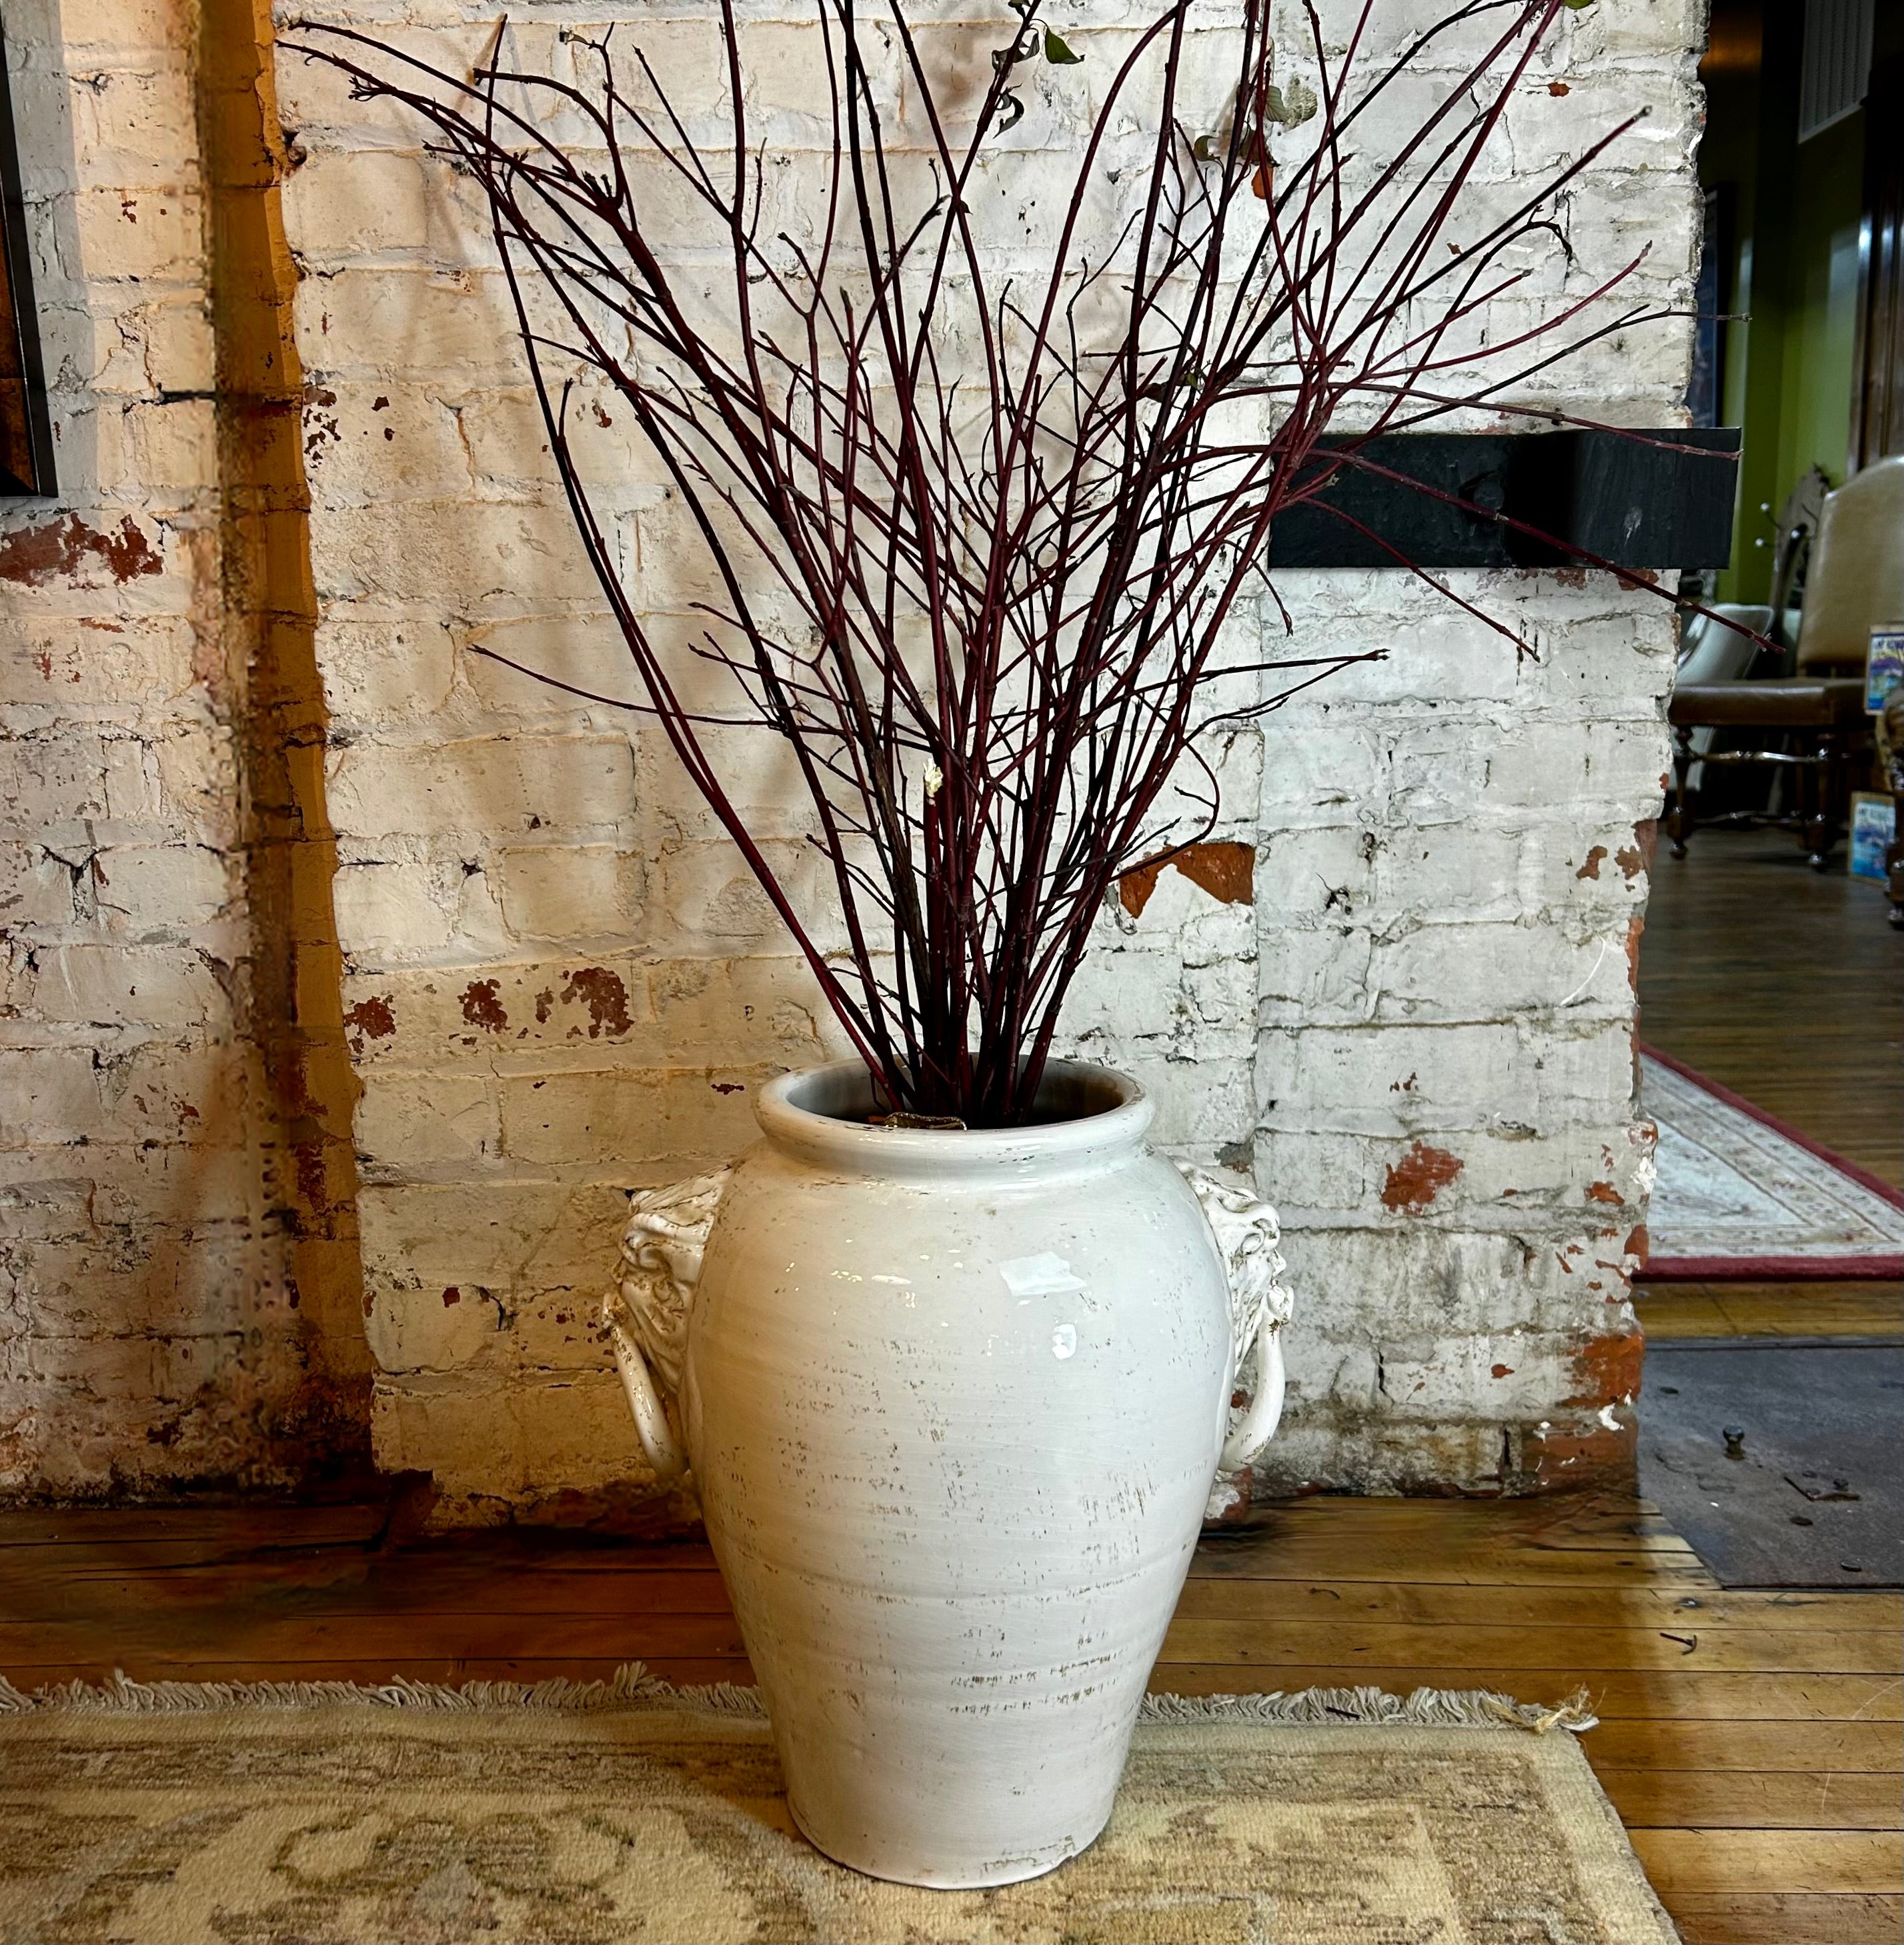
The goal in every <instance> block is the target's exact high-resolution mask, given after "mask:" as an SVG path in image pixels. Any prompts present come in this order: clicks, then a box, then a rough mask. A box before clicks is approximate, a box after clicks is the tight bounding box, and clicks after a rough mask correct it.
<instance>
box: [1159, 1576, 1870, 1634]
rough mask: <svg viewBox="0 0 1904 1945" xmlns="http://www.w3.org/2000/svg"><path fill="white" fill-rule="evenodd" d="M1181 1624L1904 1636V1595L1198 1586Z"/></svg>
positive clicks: (1440, 1585)
mask: <svg viewBox="0 0 1904 1945" xmlns="http://www.w3.org/2000/svg"><path fill="white" fill-rule="evenodd" d="M1177 1617H1178V1618H1179V1619H1180V1620H1270V1621H1335V1622H1349V1621H1369V1620H1382V1621H1391V1622H1395V1623H1406V1624H1407V1625H1409V1626H1461V1625H1478V1626H1514V1627H1527V1628H1583V1627H1595V1626H1599V1627H1606V1626H1628V1627H1651V1628H1671V1629H1674V1631H1675V1632H1681V1631H1686V1630H1694V1629H1696V1630H1699V1631H1701V1632H1704V1631H1708V1630H1714V1631H1716V1630H1719V1629H1747V1630H1750V1631H1751V1632H1760V1631H1762V1630H1763V1629H1766V1628H1768V1627H1770V1628H1778V1629H1794V1628H1800V1629H1821V1630H1825V1631H1830V1632H1844V1631H1846V1630H1850V1631H1852V1632H1869V1631H1872V1630H1881V1629H1898V1630H1900V1631H1904V1594H1893V1593H1887V1592H1879V1593H1869V1594H1865V1593H1859V1592H1850V1593H1843V1594H1841V1593H1835V1592H1829V1591H1821V1592H1788V1593H1787V1592H1773V1593H1741V1592H1722V1593H1710V1592H1698V1593H1688V1592H1686V1591H1685V1590H1684V1589H1681V1588H1677V1587H1649V1586H1641V1587H1594V1588H1576V1587H1568V1588H1550V1587H1475V1586H1467V1585H1464V1584H1461V1583H1449V1582H1446V1581H1403V1582H1396V1583H1390V1584H1387V1585H1384V1584H1382V1583H1380V1582H1377V1581H1363V1582H1361V1583H1357V1584H1354V1585H1351V1586H1329V1585H1328V1583H1326V1582H1322V1581H1313V1582H1305V1581H1291V1580H1192V1581H1190V1583H1188V1584H1187V1586H1185V1588H1184V1589H1183V1598H1182V1599H1181V1600H1180V1601H1179V1602H1178V1603H1177Z"/></svg>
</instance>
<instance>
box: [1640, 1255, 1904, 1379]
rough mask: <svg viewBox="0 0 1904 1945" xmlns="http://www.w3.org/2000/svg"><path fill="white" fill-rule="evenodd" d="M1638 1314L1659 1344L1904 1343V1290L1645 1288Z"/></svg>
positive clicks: (1858, 1286) (1882, 1286)
mask: <svg viewBox="0 0 1904 1945" xmlns="http://www.w3.org/2000/svg"><path fill="white" fill-rule="evenodd" d="M1633 1308H1634V1312H1635V1313H1636V1314H1637V1316H1638V1318H1639V1319H1640V1323H1641V1324H1643V1326H1644V1327H1645V1329H1646V1335H1647V1336H1649V1338H1652V1339H1660V1338H1685V1337H1896V1336H1904V1284H1895V1283H1888V1282H1878V1281H1872V1282H1865V1283H1782V1284H1739V1283H1734V1284H1671V1283H1661V1284H1642V1285H1640V1286H1639V1287H1637V1288H1636V1290H1634V1299H1633ZM1643 1395H1644V1394H1643V1393H1642V1396H1643Z"/></svg>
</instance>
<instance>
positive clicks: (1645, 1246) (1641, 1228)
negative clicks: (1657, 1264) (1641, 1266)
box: [1620, 1222, 1652, 1262]
mask: <svg viewBox="0 0 1904 1945" xmlns="http://www.w3.org/2000/svg"><path fill="white" fill-rule="evenodd" d="M1620 1247H1621V1248H1622V1250H1623V1251H1624V1253H1625V1254H1626V1255H1628V1256H1637V1257H1638V1258H1639V1259H1640V1262H1645V1261H1646V1258H1647V1256H1649V1254H1650V1253H1652V1240H1651V1238H1649V1236H1648V1235H1646V1225H1645V1224H1644V1223H1643V1222H1637V1223H1635V1224H1634V1226H1633V1227H1632V1228H1631V1229H1629V1230H1628V1231H1627V1236H1626V1241H1625V1242H1624V1243H1623V1244H1621V1246H1620Z"/></svg>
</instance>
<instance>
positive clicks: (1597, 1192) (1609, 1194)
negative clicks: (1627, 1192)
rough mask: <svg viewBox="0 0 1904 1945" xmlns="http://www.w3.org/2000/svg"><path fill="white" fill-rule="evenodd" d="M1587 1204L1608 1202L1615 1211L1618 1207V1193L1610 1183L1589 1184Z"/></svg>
mask: <svg viewBox="0 0 1904 1945" xmlns="http://www.w3.org/2000/svg"><path fill="white" fill-rule="evenodd" d="M1587 1200H1588V1201H1589V1202H1610V1203H1611V1204H1612V1206H1613V1207H1615V1209H1617V1208H1618V1207H1619V1206H1620V1191H1619V1190H1618V1189H1617V1188H1615V1187H1614V1186H1613V1185H1612V1183H1611V1182H1588V1185H1587Z"/></svg>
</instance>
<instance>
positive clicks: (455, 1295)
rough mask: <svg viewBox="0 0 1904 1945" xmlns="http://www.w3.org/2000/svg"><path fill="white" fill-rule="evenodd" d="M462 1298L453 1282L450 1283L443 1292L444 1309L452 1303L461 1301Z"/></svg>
mask: <svg viewBox="0 0 1904 1945" xmlns="http://www.w3.org/2000/svg"><path fill="white" fill-rule="evenodd" d="M462 1300H463V1293H462V1292H461V1290H458V1288H457V1287H456V1286H455V1284H451V1285H450V1286H449V1288H448V1289H447V1290H445V1291H444V1292H443V1308H444V1309H446V1310H447V1309H449V1308H450V1306H451V1305H452V1304H458V1303H461V1302H462Z"/></svg>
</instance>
